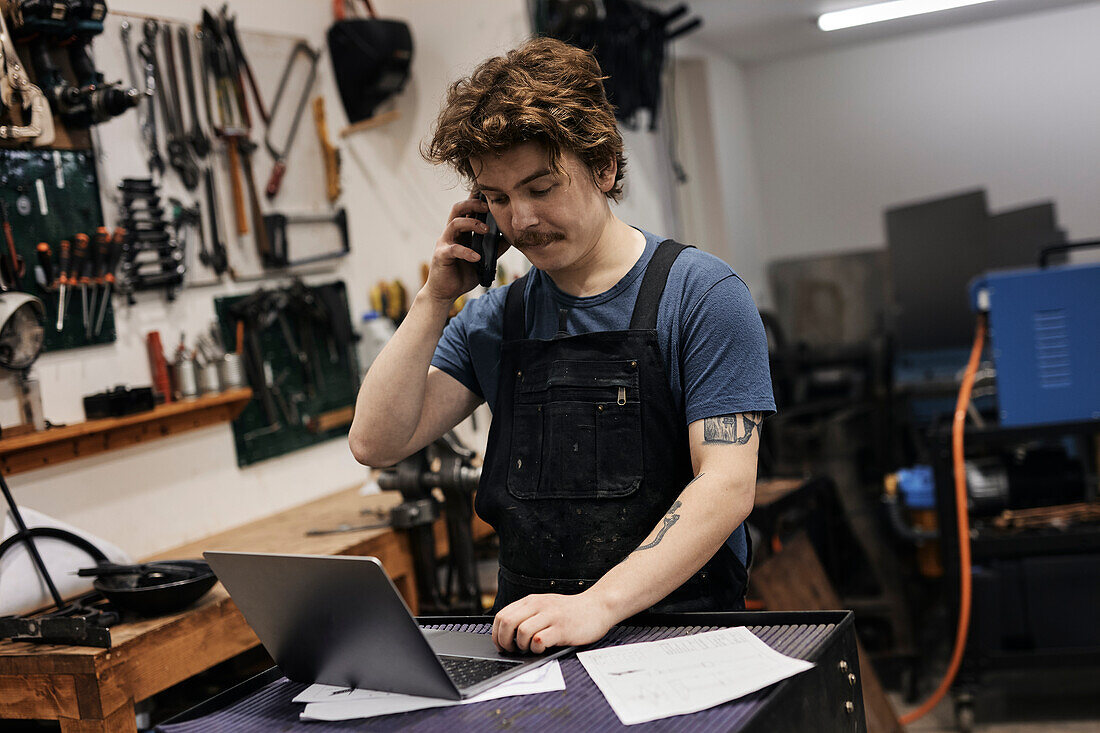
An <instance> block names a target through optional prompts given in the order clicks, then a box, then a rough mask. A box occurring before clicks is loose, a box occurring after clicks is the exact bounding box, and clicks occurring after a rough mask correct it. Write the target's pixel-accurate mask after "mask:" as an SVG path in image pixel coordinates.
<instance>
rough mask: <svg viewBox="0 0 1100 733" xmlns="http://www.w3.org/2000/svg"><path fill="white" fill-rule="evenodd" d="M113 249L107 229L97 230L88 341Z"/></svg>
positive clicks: (86, 328) (92, 258)
mask: <svg viewBox="0 0 1100 733" xmlns="http://www.w3.org/2000/svg"><path fill="white" fill-rule="evenodd" d="M110 247H111V233H110V232H108V231H107V227H99V228H98V229H96V230H95V240H94V241H93V242H92V257H91V260H92V266H91V267H90V268H89V270H90V272H91V277H90V278H89V282H90V284H91V286H92V297H91V305H90V306H89V307H88V312H89V313H91V314H92V315H90V316H88V317H87V318H86V319H85V322H84V337H85V338H87V339H90V338H92V325H93V321H94V318H93V316H94V314H95V305H96V303H95V302H96V295H97V294H98V293H99V291H100V290H101V289H102V286H103V276H104V270H105V268H106V267H107V255H108V250H109V249H110Z"/></svg>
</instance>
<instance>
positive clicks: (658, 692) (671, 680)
mask: <svg viewBox="0 0 1100 733" xmlns="http://www.w3.org/2000/svg"><path fill="white" fill-rule="evenodd" d="M577 659H579V660H580V662H581V664H582V665H584V668H585V670H587V672H588V674H589V676H590V677H591V678H592V681H593V682H595V683H596V686H597V687H599V688H600V691H601V692H602V693H603V695H604V697H605V698H607V702H608V703H609V704H610V705H611V708H612V709H613V710H614V711H615V714H616V715H618V716H619V720H621V721H622V722H623V725H634V724H635V723H645V722H648V721H650V720H659V719H661V718H669V717H672V716H673V715H684V714H686V713H694V712H698V711H700V710H706V709H707V708H710V707H714V706H715V705H719V704H721V703H724V702H727V701H729V700H736V699H737V698H739V697H742V696H744V695H747V694H749V693H750V692H756V691H757V690H760V689H763V688H765V687H767V686H768V685H770V684H773V683H775V682H778V681H779V680H782V679H786V678H787V677H792V676H794V675H796V674H798V673H799V672H804V671H805V670H807V669H810V668H812V667H813V666H814V665H813V663H812V662H805V661H802V660H800V659H792V658H791V657H786V656H784V655H782V654H780V653H779V652H777V651H775V650H774V649H772V648H771V647H769V646H768V645H767V644H765V643H764V642H762V641H760V640H759V639H757V638H756V636H754V635H753V633H752V632H751V631H749V630H748V629H746V628H743V627H735V628H730V629H720V630H718V631H707V632H704V633H701V634H695V635H693V636H681V637H679V638H676V639H662V640H661V641H647V642H642V643H640V644H623V645H622V646H614V647H609V648H607V649H596V650H593V651H588V652H579V653H578V654H577Z"/></svg>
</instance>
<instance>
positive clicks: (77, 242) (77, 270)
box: [69, 232, 90, 324]
mask: <svg viewBox="0 0 1100 733" xmlns="http://www.w3.org/2000/svg"><path fill="white" fill-rule="evenodd" d="M89 241H90V240H89V239H88V235H87V234H85V233H84V232H81V233H80V234H77V235H76V239H74V240H73V266H72V269H71V270H69V285H71V286H73V287H76V286H77V285H79V286H80V300H81V302H82V303H83V305H84V323H85V324H87V322H88V282H89V279H88V273H87V270H86V268H87V265H88V244H89Z"/></svg>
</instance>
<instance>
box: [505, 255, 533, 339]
mask: <svg viewBox="0 0 1100 733" xmlns="http://www.w3.org/2000/svg"><path fill="white" fill-rule="evenodd" d="M530 274H531V271H530V270H528V271H527V274H525V275H524V276H523V277H521V278H520V279H519V280H515V281H513V282H512V284H511V285H509V286H508V293H507V295H505V297H504V340H505V341H519V340H521V339H524V338H526V337H527V312H526V308H525V306H524V301H523V295H524V292H525V291H526V290H527V277H528V276H529V275H530Z"/></svg>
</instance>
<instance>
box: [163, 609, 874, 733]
mask: <svg viewBox="0 0 1100 733" xmlns="http://www.w3.org/2000/svg"><path fill="white" fill-rule="evenodd" d="M491 619H492V616H488V615H481V616H418V617H417V618H416V621H417V623H418V624H420V625H421V626H438V625H445V624H484V623H489V622H490V621H491ZM821 623H827V624H836V626H837V630H838V631H843V630H844V629H845V628H847V627H848V626H849V625H851V624H853V623H854V615H853V613H852V612H851V611H846V610H836V611H711V612H708V611H703V612H696V613H661V614H658V613H652V614H651V613H643V614H638V615H637V616H632V617H630V618H628V619H626V620H625V621H623V622H622V623H621V624H619V626H725V627H728V628H734V627H738V626H783V625H797V624H821ZM815 656H816V655H815ZM809 661H815V660H809ZM856 663H857V664H858V660H856ZM282 677H283V673H282V672H281V671H280V670H279V668H278V667H270V668H269V669H266V670H264V671H263V672H260V673H259V674H257V675H254V676H252V677H249V678H248V679H247V680H245V681H244V682H240V683H238V684H236V685H234V686H232V687H230V688H229V689H227V690H223V691H221V692H219V693H218V694H216V695H214V696H213V697H210V698H207V699H206V700H203V701H202V702H200V703H198V704H197V705H195V706H193V707H190V708H188V709H187V710H184V711H183V712H181V713H177V714H176V715H174V716H172V717H171V718H169V719H167V720H163V721H161V722H160V723H158V724H157V725H155V726H154V727H153V730H154V731H159V730H160V726H162V725H174V724H176V723H186V722H189V721H192V720H197V719H199V718H202V717H205V716H207V715H210V714H212V713H216V712H218V711H219V710H222V709H224V708H226V707H228V706H230V705H232V704H234V703H236V702H239V701H240V700H243V699H244V698H246V697H248V696H250V695H252V694H253V693H255V692H257V691H259V690H261V689H262V688H264V687H265V686H267V685H269V684H271V683H272V682H275V681H277V680H279V679H282ZM792 679H793V678H788V679H785V680H783V681H781V682H779V683H778V685H777V690H778V689H781V688H782V687H783V686H784V685H789V684H791V681H792Z"/></svg>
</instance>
